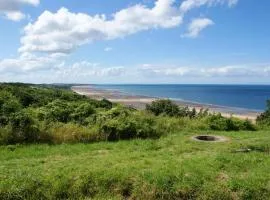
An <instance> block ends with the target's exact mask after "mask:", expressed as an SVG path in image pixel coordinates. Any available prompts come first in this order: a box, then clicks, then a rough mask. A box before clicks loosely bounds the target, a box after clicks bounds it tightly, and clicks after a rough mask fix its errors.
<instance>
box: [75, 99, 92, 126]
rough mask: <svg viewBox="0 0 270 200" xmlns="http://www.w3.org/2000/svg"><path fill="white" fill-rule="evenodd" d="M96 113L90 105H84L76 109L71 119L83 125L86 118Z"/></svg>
mask: <svg viewBox="0 0 270 200" xmlns="http://www.w3.org/2000/svg"><path fill="white" fill-rule="evenodd" d="M94 113H95V109H94V108H93V106H92V105H91V104H89V103H83V104H81V105H79V106H78V107H76V108H75V109H74V112H73V113H72V114H71V118H72V119H73V120H74V121H75V122H78V123H81V124H82V123H83V122H84V120H85V118H87V117H89V116H91V115H92V114H94Z"/></svg>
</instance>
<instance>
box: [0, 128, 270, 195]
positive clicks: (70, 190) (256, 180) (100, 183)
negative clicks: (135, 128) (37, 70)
mask: <svg viewBox="0 0 270 200" xmlns="http://www.w3.org/2000/svg"><path fill="white" fill-rule="evenodd" d="M215 134H218V135H225V136H228V137H229V138H230V139H231V140H230V141H229V142H226V143H205V142H195V141H192V140H190V136H191V135H194V134H190V133H177V134H174V135H170V136H167V137H163V138H161V139H159V140H132V141H120V142H116V143H104V142H102V143H95V144H74V145H55V146H50V145H30V146H18V147H16V149H15V150H14V147H13V146H8V147H4V146H2V147H0V199H1V197H2V198H5V199H8V198H10V199H16V198H18V199H19V198H29V199H30V198H34V199H37V198H38V199H42V197H43V198H59V199H64V198H70V199H78V198H81V199H87V198H89V199H90V198H91V199H92V198H95V199H122V198H123V197H129V198H132V197H133V198H135V199H269V197H270V173H269V169H270V167H269V166H270V154H269V146H268V145H269V144H270V137H269V133H268V132H262V131H261V132H230V133H222V132H219V133H215ZM243 147H250V148H253V149H257V150H254V151H252V152H249V153H233V152H232V151H233V150H237V149H240V148H243Z"/></svg>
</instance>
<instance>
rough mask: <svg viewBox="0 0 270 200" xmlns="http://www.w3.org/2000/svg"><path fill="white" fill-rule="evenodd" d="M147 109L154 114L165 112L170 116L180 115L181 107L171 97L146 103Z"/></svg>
mask: <svg viewBox="0 0 270 200" xmlns="http://www.w3.org/2000/svg"><path fill="white" fill-rule="evenodd" d="M146 110H147V111H150V112H152V113H153V114H154V115H161V114H165V115H168V116H171V117H172V116H178V115H179V107H178V105H176V104H174V103H173V102H172V101H171V100H169V99H167V100H166V99H162V100H156V101H153V102H152V103H151V104H147V105H146Z"/></svg>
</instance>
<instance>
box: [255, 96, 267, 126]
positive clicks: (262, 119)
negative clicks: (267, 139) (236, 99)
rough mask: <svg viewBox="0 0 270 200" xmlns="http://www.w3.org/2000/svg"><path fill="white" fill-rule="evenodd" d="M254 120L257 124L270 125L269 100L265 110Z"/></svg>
mask: <svg viewBox="0 0 270 200" xmlns="http://www.w3.org/2000/svg"><path fill="white" fill-rule="evenodd" d="M256 121H257V123H258V124H259V125H266V126H270V100H268V101H267V107H266V111H265V112H263V113H262V114H261V115H259V116H258V117H257V120H256Z"/></svg>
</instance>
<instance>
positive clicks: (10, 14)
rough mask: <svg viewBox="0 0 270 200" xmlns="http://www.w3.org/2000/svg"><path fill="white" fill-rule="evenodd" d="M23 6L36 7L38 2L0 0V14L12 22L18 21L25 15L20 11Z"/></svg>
mask: <svg viewBox="0 0 270 200" xmlns="http://www.w3.org/2000/svg"><path fill="white" fill-rule="evenodd" d="M24 5H30V6H37V5H39V0H0V14H2V15H5V17H6V18H7V19H9V20H12V21H20V20H22V19H24V18H25V14H24V13H22V12H21V11H20V9H21V7H22V6H24Z"/></svg>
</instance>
